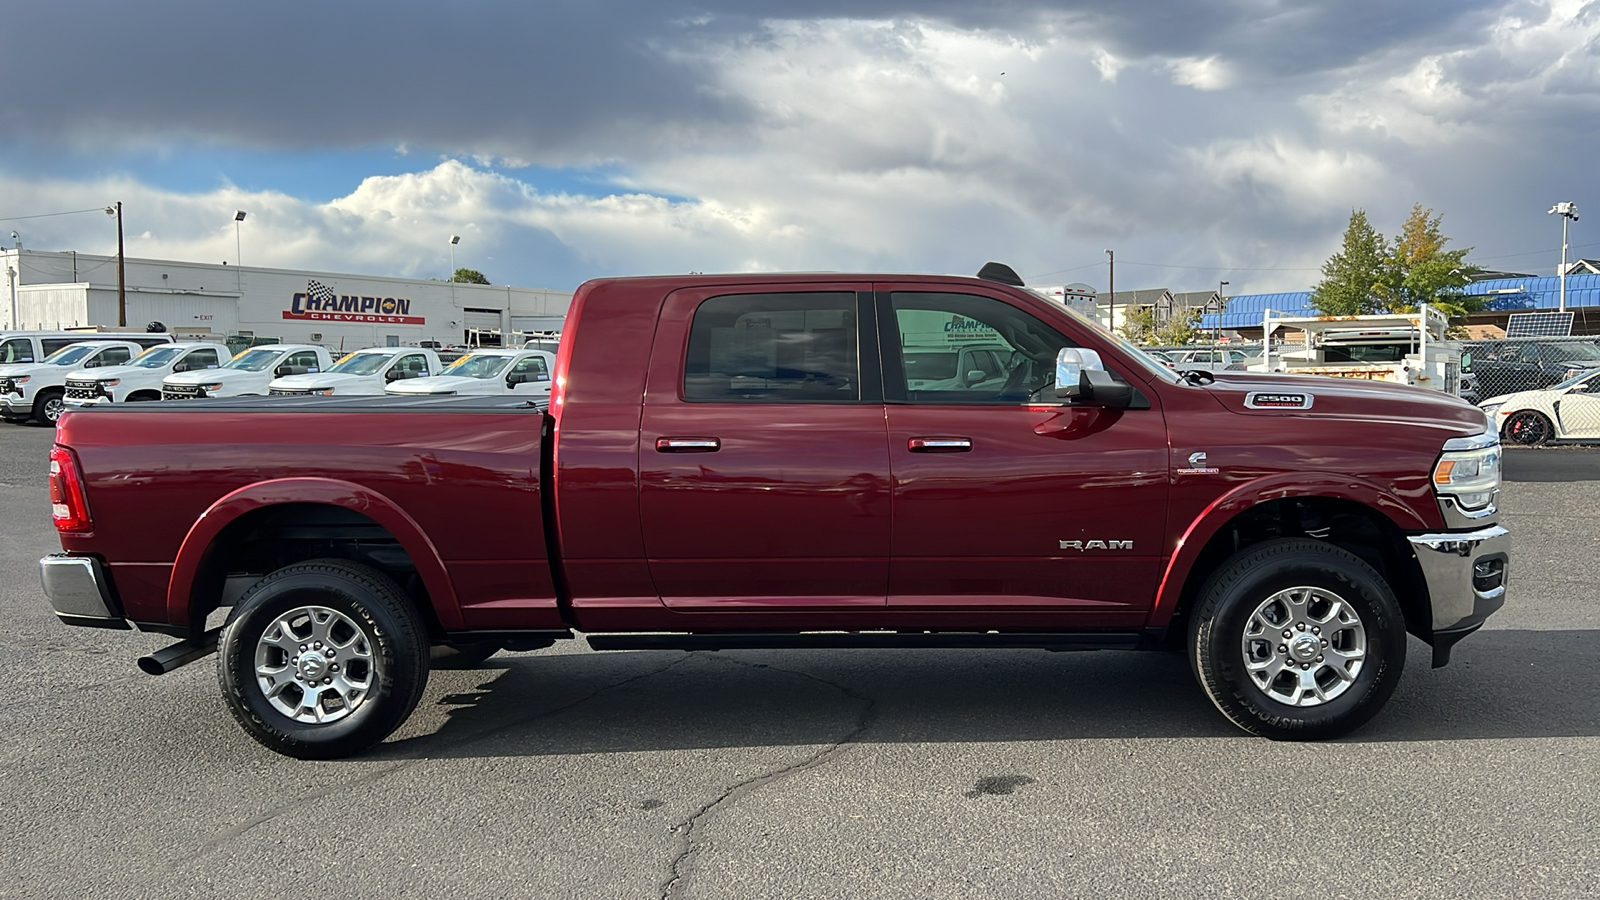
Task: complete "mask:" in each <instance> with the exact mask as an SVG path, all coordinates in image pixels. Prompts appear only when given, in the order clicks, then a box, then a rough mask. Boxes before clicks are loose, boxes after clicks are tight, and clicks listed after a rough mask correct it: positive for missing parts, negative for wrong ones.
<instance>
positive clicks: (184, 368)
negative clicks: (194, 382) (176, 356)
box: [172, 362, 189, 372]
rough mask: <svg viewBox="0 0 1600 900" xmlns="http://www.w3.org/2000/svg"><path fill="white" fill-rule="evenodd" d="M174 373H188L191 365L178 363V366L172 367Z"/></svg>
mask: <svg viewBox="0 0 1600 900" xmlns="http://www.w3.org/2000/svg"><path fill="white" fill-rule="evenodd" d="M172 371H174V372H187V371H189V364H188V363H182V362H181V363H178V364H177V365H175V366H173V367H172Z"/></svg>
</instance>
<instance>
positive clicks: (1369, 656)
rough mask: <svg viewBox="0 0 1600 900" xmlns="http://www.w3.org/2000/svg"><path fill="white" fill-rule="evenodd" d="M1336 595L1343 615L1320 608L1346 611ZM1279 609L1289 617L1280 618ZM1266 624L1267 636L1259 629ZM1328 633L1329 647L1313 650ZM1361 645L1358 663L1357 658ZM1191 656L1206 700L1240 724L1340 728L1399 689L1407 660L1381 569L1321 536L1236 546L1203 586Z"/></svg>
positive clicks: (1268, 728)
mask: <svg viewBox="0 0 1600 900" xmlns="http://www.w3.org/2000/svg"><path fill="white" fill-rule="evenodd" d="M1301 588H1305V589H1307V590H1296V589H1301ZM1296 597H1299V598H1300V599H1299V600H1296V599H1295V598H1296ZM1329 598H1332V600H1337V601H1339V602H1342V603H1343V604H1344V607H1343V609H1344V612H1336V616H1337V618H1338V619H1346V621H1337V620H1336V619H1335V618H1329V619H1321V618H1318V617H1319V616H1320V615H1321V614H1322V613H1325V612H1327V611H1328V610H1329V609H1334V610H1336V611H1337V610H1338V609H1339V607H1336V606H1334V604H1333V602H1332V601H1331V600H1330V599H1329ZM1277 609H1281V610H1282V611H1283V613H1284V614H1286V615H1288V616H1289V618H1287V619H1284V620H1282V621H1281V622H1280V621H1278V620H1277V619H1276V616H1277V613H1276V612H1274V610H1277ZM1295 610H1299V612H1295ZM1349 614H1354V616H1355V617H1356V618H1355V622H1354V624H1353V625H1352V624H1350V623H1349V622H1348V621H1347V618H1348V615H1349ZM1318 622H1320V623H1321V624H1320V625H1319V624H1316V623H1318ZM1271 623H1276V624H1271ZM1300 626H1307V627H1306V628H1301V627H1300ZM1267 627H1270V628H1272V632H1271V633H1270V634H1269V633H1267V632H1266V631H1265V630H1261V631H1260V632H1259V633H1257V629H1264V628H1267ZM1279 628H1284V629H1285V630H1286V632H1287V633H1289V634H1291V635H1292V637H1289V638H1285V637H1284V636H1283V634H1284V632H1279V631H1278V630H1277V629H1279ZM1324 628H1326V631H1325V632H1324V631H1323V629H1324ZM1247 629H1249V630H1250V631H1249V634H1247ZM1312 632H1316V633H1315V634H1313V633H1312ZM1250 635H1254V636H1250ZM1263 638H1267V639H1268V641H1267V642H1266V646H1265V647H1263V646H1262V645H1263V643H1264V642H1263ZM1330 640H1331V641H1332V642H1333V646H1332V647H1331V648H1330V649H1318V643H1317V642H1318V641H1320V646H1321V647H1322V648H1329V647H1330V643H1329V642H1330ZM1358 647H1359V649H1360V650H1361V651H1362V654H1361V658H1360V661H1359V662H1358V663H1357V662H1352V661H1350V657H1351V656H1353V655H1354V654H1355V651H1356V649H1357V648H1358ZM1263 650H1265V651H1266V654H1267V655H1266V656H1261V655H1260V654H1261V652H1262V651H1263ZM1302 653H1303V654H1307V655H1300V654H1302ZM1312 653H1314V654H1316V656H1315V657H1314V658H1311V657H1310V656H1309V654H1312ZM1324 654H1326V662H1325V656H1324ZM1280 655H1281V657H1280ZM1189 660H1190V663H1191V664H1192V665H1193V667H1194V670H1195V674H1196V675H1197V676H1198V677H1199V679H1200V686H1201V687H1202V688H1204V689H1205V692H1206V694H1207V696H1209V697H1210V698H1211V702H1213V703H1215V704H1216V706H1217V709H1219V710H1221V711H1222V714H1223V715H1225V716H1227V717H1228V718H1229V719H1231V720H1232V721H1233V722H1234V724H1236V725H1238V726H1239V727H1240V728H1243V729H1244V730H1245V731H1248V732H1250V733H1251V734H1258V735H1261V736H1263V737H1268V738H1272V739H1273V740H1294V741H1310V740H1322V739H1326V738H1334V737H1339V736H1340V735H1343V734H1346V733H1348V732H1350V731H1352V730H1354V729H1356V728H1359V727H1360V726H1361V725H1363V724H1365V723H1366V722H1367V721H1368V720H1369V719H1371V718H1372V717H1373V716H1374V715H1376V714H1377V713H1378V710H1380V709H1382V708H1383V705H1384V703H1385V702H1386V701H1388V699H1389V695H1390V694H1392V693H1394V689H1395V685H1396V684H1397V683H1398V682H1399V680H1400V673H1401V672H1402V671H1403V670H1404V668H1405V660H1406V628H1405V618H1404V615H1403V614H1402V613H1401V611H1400V604H1399V602H1398V601H1397V600H1396V599H1395V596H1394V592H1393V591H1391V590H1390V589H1389V586H1388V584H1386V583H1385V582H1384V580H1383V577H1382V576H1380V575H1379V574H1378V573H1377V572H1376V571H1374V570H1373V569H1372V567H1371V566H1369V565H1367V564H1366V563H1365V562H1363V561H1362V560H1361V559H1359V558H1358V557H1356V556H1355V555H1354V554H1351V553H1349V552H1348V551H1345V550H1343V549H1340V548H1339V547H1335V546H1334V545H1332V544H1328V543H1324V542H1322V541H1314V540H1308V539H1301V538H1286V539H1281V540H1274V541H1267V542H1265V543H1262V544H1257V545H1255V546H1253V547H1248V548H1246V549H1244V550H1242V551H1240V552H1239V553H1237V554H1235V555H1234V557H1233V558H1232V559H1230V560H1228V561H1227V562H1226V563H1224V564H1223V565H1222V567H1221V568H1220V569H1218V570H1217V572H1216V574H1214V575H1212V576H1211V578H1210V579H1209V580H1208V581H1207V582H1206V584H1205V587H1203V588H1202V589H1201V591H1200V597H1199V600H1198V605H1197V607H1196V611H1195V615H1194V618H1193V619H1192V621H1191V622H1190V627H1189ZM1302 660H1303V662H1302ZM1274 667H1281V668H1280V670H1279V671H1277V672H1276V674H1275V675H1274ZM1307 679H1309V680H1310V684H1311V685H1315V686H1314V687H1312V686H1308V682H1307ZM1307 691H1311V692H1312V693H1311V695H1309V696H1307V695H1306V692H1307ZM1324 693H1326V694H1327V696H1326V698H1324V697H1323V694H1324ZM1286 695H1288V696H1286Z"/></svg>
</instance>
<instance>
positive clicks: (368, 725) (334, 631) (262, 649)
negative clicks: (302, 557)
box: [217, 559, 428, 759]
mask: <svg viewBox="0 0 1600 900" xmlns="http://www.w3.org/2000/svg"><path fill="white" fill-rule="evenodd" d="M305 609H316V610H319V611H323V612H325V613H327V621H328V622H329V623H330V624H328V625H327V626H326V627H327V629H328V637H329V642H328V644H327V647H328V651H327V654H328V661H327V662H323V661H322V660H320V659H319V658H315V657H317V653H316V652H315V649H314V647H315V643H314V641H313V640H312V638H311V637H306V638H305V639H306V641H307V643H306V644H302V645H301V647H303V648H306V649H303V650H300V651H299V653H298V655H296V656H290V655H288V654H289V653H293V652H295V648H293V647H291V648H290V649H289V650H288V651H284V650H283V649H281V648H279V647H278V644H277V642H278V641H283V642H293V641H298V640H300V638H301V633H298V632H299V631H300V630H301V629H303V633H304V634H306V635H315V634H316V629H317V628H318V627H323V626H319V625H317V624H316V623H315V621H314V620H313V619H312V618H311V617H310V616H306V617H303V618H299V619H295V618H294V617H293V616H291V613H296V612H297V611H300V610H305ZM341 617H342V618H341ZM285 622H288V623H289V624H283V623H285ZM273 634H276V635H278V638H277V639H276V641H275V640H274V639H273V638H272V635H273ZM347 639H348V643H344V642H345V641H346V640H347ZM347 648H348V649H347ZM258 650H259V653H260V656H261V658H262V659H264V660H265V662H264V663H263V664H264V665H266V666H268V668H273V667H274V664H275V663H276V662H278V659H279V658H280V657H281V659H282V663H283V665H282V666H281V669H282V675H281V676H280V678H281V680H277V679H275V680H274V683H275V684H282V685H283V687H281V688H279V689H277V690H276V691H275V693H276V694H277V695H278V697H277V701H276V702H277V703H283V704H287V703H289V702H290V701H291V700H293V701H294V702H295V704H296V709H295V710H293V711H292V712H293V713H296V714H298V713H300V712H301V711H302V709H303V710H305V715H306V716H311V717H312V721H304V720H302V719H301V718H300V717H299V716H297V715H295V714H291V711H286V710H284V709H281V708H280V707H279V706H278V705H275V701H274V700H273V699H269V697H268V695H267V692H266V691H265V690H264V689H263V687H262V677H258V675H257V663H258ZM339 653H346V654H347V655H346V656H344V657H341V656H339V655H338V654H339ZM363 653H364V654H365V656H364V657H363V655H362V654H363ZM341 659H343V660H344V661H345V665H344V668H343V670H340V669H338V668H336V666H337V665H338V662H339V660H341ZM329 669H331V670H332V671H328V670H329ZM308 671H309V672H310V673H311V675H312V680H311V681H310V682H309V684H310V685H318V682H317V681H316V680H315V679H316V678H317V677H319V676H320V675H323V674H326V675H329V676H330V677H329V681H328V682H323V683H322V684H324V685H327V684H329V682H331V681H332V678H333V677H341V676H339V675H337V674H336V673H339V672H341V671H342V673H343V674H342V677H341V682H340V683H341V685H346V686H348V685H349V682H346V681H344V680H342V679H343V678H353V679H354V680H355V681H356V682H359V683H360V685H361V686H364V689H363V690H360V691H359V692H358V691H352V693H356V694H358V696H357V697H356V698H355V699H354V700H352V701H351V702H348V703H346V702H344V701H345V695H344V693H343V692H342V691H341V690H340V688H337V687H335V688H334V689H333V691H331V692H325V691H324V688H323V687H322V686H317V687H315V688H314V690H315V691H316V693H315V694H313V693H311V692H309V691H307V690H306V689H305V688H304V687H303V686H302V682H305V678H304V675H305V673H306V672H308ZM217 674H218V680H219V681H220V683H221V685H222V696H223V699H224V700H225V701H226V702H227V704H228V709H229V711H231V712H232V713H233V717H234V718H235V719H237V720H238V721H239V724H240V725H241V726H242V727H243V728H244V730H245V732H246V733H248V734H249V735H250V736H251V737H253V738H255V739H256V740H257V741H259V742H260V743H261V744H262V745H263V746H265V747H267V748H268V749H270V750H273V751H275V752H277V753H282V754H283V755H285V756H293V757H297V758H299V759H335V758H338V757H343V756H350V755H352V754H356V753H360V752H361V751H362V750H365V749H367V748H368V747H371V746H372V745H374V744H376V743H378V742H379V741H381V740H383V739H384V738H386V737H388V736H389V734H390V733H392V732H393V731H394V730H395V729H396V728H398V727H399V726H400V723H402V722H404V721H405V720H406V717H407V716H409V715H411V711H412V710H414V709H415V708H416V706H417V702H418V701H419V700H421V699H422V691H423V688H425V687H426V686H427V683H428V634H427V630H426V628H425V626H424V625H423V623H422V619H421V617H420V616H419V615H418V614H417V612H416V610H415V609H414V608H413V607H412V605H411V602H410V601H409V600H408V599H407V598H406V596H405V594H404V593H403V592H402V591H401V590H400V588H399V586H398V585H396V584H395V583H394V581H393V580H392V579H390V578H389V577H388V576H387V575H384V574H383V573H382V572H379V571H378V570H376V569H373V568H371V567H370V566H364V565H361V564H359V563H353V562H349V561H347V560H342V559H318V560H311V561H309V562H304V563H298V564H296V565H292V566H286V567H284V568H282V569H279V570H277V571H276V572H273V573H272V574H270V575H268V576H267V577H265V578H263V579H261V580H260V581H258V582H256V583H255V584H254V585H252V586H251V587H250V589H249V590H247V591H245V593H244V595H243V596H242V597H240V598H239V602H238V604H237V605H236V606H234V608H233V612H232V613H231V614H230V615H229V616H228V620H227V622H226V623H225V624H224V625H223V629H222V635H221V638H220V639H219V642H218V660H217ZM263 677H269V678H270V677H271V676H270V675H269V676H263ZM291 679H292V680H291ZM308 697H314V698H315V700H314V702H313V703H312V704H311V705H309V706H307V705H305V701H306V699H307V698H308ZM329 705H333V707H334V708H333V709H331V710H330V709H328V706H329ZM313 711H315V712H313ZM324 715H326V716H327V717H328V719H327V720H326V721H316V719H319V718H322V717H323V716H324Z"/></svg>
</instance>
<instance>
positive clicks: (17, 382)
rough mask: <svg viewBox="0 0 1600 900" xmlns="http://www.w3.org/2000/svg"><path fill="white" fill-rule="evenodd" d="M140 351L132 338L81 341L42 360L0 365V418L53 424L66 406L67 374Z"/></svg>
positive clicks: (112, 363) (103, 365)
mask: <svg viewBox="0 0 1600 900" xmlns="http://www.w3.org/2000/svg"><path fill="white" fill-rule="evenodd" d="M143 352H144V346H143V345H141V344H137V343H135V342H133V341H83V342H81V343H77V344H71V345H69V346H66V347H62V348H61V349H60V350H57V351H56V352H54V353H52V354H50V355H49V356H47V357H45V358H44V361H43V362H36V363H13V364H11V365H9V366H0V417H4V418H5V420H6V421H7V422H26V421H27V420H29V419H32V420H34V421H35V422H37V423H38V424H40V425H54V424H55V423H56V420H57V419H59V418H61V411H62V410H63V409H64V408H65V406H66V403H65V400H64V397H65V395H66V392H67V375H68V374H69V373H74V374H75V373H76V372H77V371H78V370H80V369H103V368H106V367H108V366H121V365H123V364H124V363H126V362H127V361H128V360H130V359H133V358H134V357H135V356H138V355H139V354H141V353H143Z"/></svg>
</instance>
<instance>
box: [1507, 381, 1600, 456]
mask: <svg viewBox="0 0 1600 900" xmlns="http://www.w3.org/2000/svg"><path fill="white" fill-rule="evenodd" d="M1478 408H1479V409H1481V410H1483V413H1484V415H1486V416H1488V417H1489V421H1491V422H1493V423H1494V426H1495V429H1496V430H1497V431H1499V432H1500V436H1501V439H1502V440H1504V441H1505V442H1506V443H1507V444H1522V445H1524V446H1537V445H1539V444H1547V443H1549V442H1550V441H1566V440H1578V439H1582V440H1595V439H1600V369H1584V370H1583V371H1581V372H1579V373H1578V374H1576V375H1573V376H1572V377H1571V378H1568V379H1567V380H1566V381H1563V382H1561V383H1560V384H1557V385H1552V386H1551V387H1548V388H1545V389H1544V390H1539V391H1522V392H1521V393H1517V394H1507V395H1506V396H1504V397H1495V398H1494V399H1492V400H1486V401H1484V402H1483V403H1480V404H1478Z"/></svg>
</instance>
